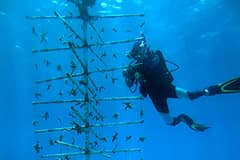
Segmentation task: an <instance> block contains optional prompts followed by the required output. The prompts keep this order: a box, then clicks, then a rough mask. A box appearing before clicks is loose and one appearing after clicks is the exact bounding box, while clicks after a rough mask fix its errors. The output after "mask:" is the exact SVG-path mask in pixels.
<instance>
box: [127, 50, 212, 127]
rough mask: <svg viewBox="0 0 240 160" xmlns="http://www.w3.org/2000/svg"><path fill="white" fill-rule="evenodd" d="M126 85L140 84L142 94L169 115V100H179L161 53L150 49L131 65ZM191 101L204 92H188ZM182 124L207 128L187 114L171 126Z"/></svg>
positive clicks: (175, 120) (174, 119)
mask: <svg viewBox="0 0 240 160" xmlns="http://www.w3.org/2000/svg"><path fill="white" fill-rule="evenodd" d="M124 76H125V80H126V84H127V85H128V87H131V86H132V85H133V84H134V82H136V81H137V82H138V83H139V84H140V87H139V88H140V93H141V94H142V95H143V96H144V97H146V96H147V95H149V97H150V98H151V100H152V102H153V104H154V106H155V107H156V109H157V110H158V111H159V112H160V113H169V108H168V104H167V99H168V98H177V95H176V86H175V85H173V84H172V82H173V80H174V79H173V76H172V75H171V72H169V70H168V68H167V65H166V62H165V60H164V57H163V54H162V52H161V51H159V50H157V51H156V52H153V51H150V50H149V49H148V51H147V53H145V54H144V57H142V58H136V61H135V63H134V64H132V63H131V64H130V65H129V67H128V69H127V71H126V72H124ZM187 93H188V96H189V98H190V99H196V98H198V97H200V96H202V95H204V91H196V92H187ZM180 122H184V123H186V124H187V125H188V126H189V127H190V128H191V129H194V130H198V131H204V130H205V129H207V128H209V127H207V126H204V125H201V124H197V123H194V121H193V120H192V119H191V118H190V117H189V116H188V115H186V114H180V115H178V116H177V117H173V121H172V122H171V123H168V124H169V125H173V126H175V125H177V124H179V123H180Z"/></svg>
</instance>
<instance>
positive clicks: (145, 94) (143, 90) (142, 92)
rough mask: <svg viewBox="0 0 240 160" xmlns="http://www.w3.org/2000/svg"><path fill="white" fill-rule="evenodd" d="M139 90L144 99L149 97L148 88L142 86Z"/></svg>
mask: <svg viewBox="0 0 240 160" xmlns="http://www.w3.org/2000/svg"><path fill="white" fill-rule="evenodd" d="M139 90H140V93H141V94H142V96H143V97H147V94H148V92H147V89H146V87H144V86H143V85H141V86H140V87H139Z"/></svg>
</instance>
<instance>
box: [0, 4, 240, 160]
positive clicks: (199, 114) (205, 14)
mask: <svg viewBox="0 0 240 160" xmlns="http://www.w3.org/2000/svg"><path fill="white" fill-rule="evenodd" d="M62 2H63V3H62ZM103 2H104V3H103ZM106 4H107V5H108V6H107V7H106ZM110 4H111V5H110ZM64 5H65V1H30V0H27V1H24V2H22V1H21V2H20V1H16V0H9V1H3V0H2V1H0V54H1V56H0V73H1V78H0V84H1V91H0V95H1V96H0V107H1V112H0V124H1V125H0V127H1V132H0V137H1V148H0V159H2V160H15V159H26V160H28V159H29V160H32V159H39V155H41V154H42V153H59V152H61V151H62V152H63V151H70V150H66V149H64V147H62V148H61V147H56V149H55V148H53V147H51V146H50V147H47V144H48V137H47V136H46V135H42V137H41V136H40V135H34V134H33V130H34V129H36V128H34V126H32V120H35V119H40V120H39V121H40V124H41V125H42V126H41V125H40V126H38V129H41V128H45V127H59V125H60V124H59V122H57V121H56V118H57V116H56V115H58V116H62V117H63V118H65V117H64V116H66V114H67V113H68V112H67V107H68V106H69V105H68V106H55V105H54V106H52V108H51V107H50V106H46V105H45V106H37V107H36V106H32V104H31V102H32V100H36V99H35V97H34V93H35V92H41V93H42V94H43V95H44V96H45V97H44V98H43V100H52V99H61V97H59V96H58V95H57V93H58V92H59V89H58V88H60V87H61V85H62V84H61V83H56V84H55V86H53V87H55V88H53V90H52V92H49V93H47V92H46V90H45V89H46V88H45V87H46V84H45V86H44V85H43V86H41V85H40V86H39V85H36V84H34V81H35V80H37V79H41V78H43V77H45V78H46V77H51V76H55V75H59V72H57V71H56V65H57V64H58V63H61V64H63V71H64V72H65V71H66V72H68V71H69V66H68V65H67V63H66V62H65V60H66V61H67V60H68V62H69V60H70V59H71V58H73V56H72V55H67V54H66V53H59V55H58V54H55V53H53V54H46V55H44V54H43V55H41V54H38V55H37V54H36V55H33V54H32V53H31V50H32V49H40V48H44V47H53V46H56V39H57V38H56V37H57V36H59V34H60V33H62V32H64V33H65V32H66V33H69V32H67V31H64V27H63V25H62V23H61V22H60V21H50V22H47V21H29V20H26V19H25V16H29V15H53V11H55V10H57V11H58V12H59V13H61V14H65V13H68V12H67V11H66V10H69V9H73V6H71V5H69V6H64ZM97 5H98V6H97V7H96V8H92V9H91V11H92V12H94V13H97V12H98V11H102V12H106V13H112V14H114V13H139V12H144V13H145V17H144V18H136V19H134V18H129V19H128V18H123V19H118V20H117V19H114V20H103V21H100V20H99V21H97V22H96V24H95V25H96V26H97V27H99V28H101V27H104V28H105V30H106V32H105V33H104V34H103V37H104V39H105V40H116V39H126V38H132V37H138V36H139V32H140V31H141V30H142V31H144V33H145V35H146V37H147V41H148V44H150V45H151V47H152V48H153V49H161V50H162V51H163V52H164V55H165V57H166V58H167V59H169V60H172V61H174V62H176V63H177V64H179V65H180V66H181V69H180V70H178V71H176V72H174V73H173V75H174V77H175V81H174V84H176V85H177V86H180V87H183V88H186V89H189V90H197V89H202V88H204V87H206V86H208V85H211V84H215V83H219V82H222V81H225V80H228V79H230V78H232V77H237V76H239V74H240V70H239V59H240V54H239V51H240V45H239V44H240V39H239V36H240V21H239V16H240V11H239V10H240V7H239V2H238V1H234V0H213V1H209V0H200V1H197V0H183V1H179V0H171V1H158V2H156V1H153V0H148V1H145V2H144V1H141V0H134V1H131V2H126V1H124V0H123V1H119V0H118V1H110V0H109V1H107V0H106V1H97ZM104 7H105V8H104ZM72 11H73V14H74V13H76V10H74V9H73V10H72ZM144 21H145V25H144V27H143V28H142V29H141V28H139V25H140V24H141V23H142V22H144ZM73 23H74V22H73ZM74 25H76V27H79V26H77V24H76V23H75V24H74ZM32 26H34V27H35V28H36V30H37V31H39V32H40V31H47V32H48V42H47V43H44V44H41V43H39V39H38V38H36V36H34V35H33V34H32V33H31V32H32ZM112 28H116V29H117V30H118V32H117V33H114V32H112ZM127 29H131V30H132V31H131V32H126V30H127ZM91 33H92V32H90V34H91ZM54 38H55V39H54ZM52 39H54V40H52ZM58 44H59V43H58ZM130 47H131V44H124V45H116V46H110V47H106V48H104V49H105V50H106V51H107V52H109V55H111V54H112V53H117V54H118V57H119V59H118V60H113V58H112V56H107V57H106V58H105V61H106V62H108V65H109V66H116V65H117V66H119V65H123V64H128V62H129V61H127V59H126V58H125V57H124V56H125V52H126V51H128V50H129V49H130ZM46 58H47V59H49V61H50V62H51V65H50V66H49V67H48V68H47V67H46V66H44V60H45V59H46ZM109 62H111V63H109ZM34 64H38V65H39V70H36V69H35V67H34ZM96 65H98V64H96ZM94 66H95V64H94V65H93V64H91V66H90V67H93V68H94ZM109 76H115V77H117V78H118V79H119V80H118V81H117V82H116V84H114V85H113V84H111V82H110V81H109V80H108V81H106V82H105V81H103V76H102V77H101V75H99V76H96V77H95V78H96V79H97V80H98V81H97V83H98V84H104V85H106V88H107V91H105V92H104V93H103V94H102V95H101V97H112V96H127V95H128V96H130V95H131V93H130V92H129V90H128V89H127V88H126V87H125V86H124V81H123V78H122V77H121V72H114V73H113V74H109ZM53 84H54V83H53ZM63 92H64V93H67V91H65V90H63ZM45 93H46V94H45ZM135 95H138V94H135ZM238 103H239V94H235V95H219V96H215V97H203V98H201V99H198V100H195V101H189V100H184V99H182V100H176V99H171V100H169V106H170V110H171V114H172V115H174V116H176V115H178V114H180V113H186V114H189V115H191V116H192V117H193V118H194V120H196V121H197V122H200V123H203V124H206V125H209V126H211V128H210V129H209V130H207V131H206V132H203V133H199V132H194V131H192V130H190V129H189V128H187V127H186V126H185V125H184V124H181V125H178V126H176V127H170V126H167V125H165V124H164V122H163V120H162V119H161V117H160V115H159V113H158V112H157V111H156V110H155V108H154V106H153V105H152V104H151V102H150V100H149V99H148V98H147V99H145V100H144V101H141V102H135V105H136V106H135V107H134V110H133V111H125V110H124V109H122V108H123V107H122V108H121V106H122V104H121V102H119V103H112V104H111V103H109V102H108V103H105V102H104V103H101V105H100V108H99V110H100V111H101V112H103V113H104V114H105V115H106V120H105V122H111V121H113V118H112V117H111V114H112V113H114V112H119V113H120V119H119V120H123V121H128V120H129V121H130V120H135V119H137V118H138V111H139V109H140V108H143V109H144V113H145V115H144V120H145V123H144V125H142V126H136V127H133V128H132V129H131V128H130V127H129V126H127V127H121V128H120V127H119V128H118V127H116V128H110V129H109V128H106V129H104V128H102V129H100V130H97V131H98V132H101V135H106V136H108V137H110V138H111V136H112V135H113V134H114V131H119V139H118V140H117V141H116V142H114V143H113V144H114V145H118V146H122V147H124V146H131V147H141V148H142V149H143V151H142V152H141V153H127V154H125V153H118V154H116V155H113V157H114V156H115V159H125V160H130V159H140V158H144V159H145V160H151V159H167V160H175V159H180V160H181V159H184V160H193V159H194V160H203V159H205V160H210V159H218V160H226V159H239V158H240V156H239V153H238V152H239V150H238V148H239V144H240V138H239V135H240V126H239V125H238V123H239V122H240V116H239V115H238V114H239V112H240V109H239V104H238ZM112 105H114V106H112ZM46 110H47V111H49V113H51V114H50V119H49V120H48V121H44V120H42V119H41V118H39V117H40V115H42V113H44V111H46ZM51 115H53V116H52V117H53V118H52V117H51ZM64 120H65V121H64ZM63 123H64V126H69V125H70V123H69V119H63ZM61 134H66V135H67V134H68V133H65V132H63V133H61ZM128 134H131V135H132V136H133V139H132V141H131V142H129V143H126V142H125V139H124V137H125V135H128ZM138 136H144V137H146V140H145V142H144V143H141V142H138V141H137V138H138ZM50 137H53V138H55V135H51V136H50ZM37 140H41V141H42V145H43V146H44V149H43V150H42V153H40V154H35V150H34V148H33V145H34V144H35V143H36V141H37ZM109 141H111V140H110V139H109ZM79 143H80V142H79ZM111 145H112V143H111V142H109V143H108V144H103V146H104V147H111ZM114 145H112V147H114ZM45 146H46V147H45ZM48 151H49V152H48ZM50 151H51V152H50ZM93 159H106V158H104V157H102V156H99V157H94V158H93Z"/></svg>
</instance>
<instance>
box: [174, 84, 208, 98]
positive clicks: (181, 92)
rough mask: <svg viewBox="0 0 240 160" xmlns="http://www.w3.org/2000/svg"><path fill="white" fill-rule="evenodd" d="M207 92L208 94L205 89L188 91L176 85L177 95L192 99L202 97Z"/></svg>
mask: <svg viewBox="0 0 240 160" xmlns="http://www.w3.org/2000/svg"><path fill="white" fill-rule="evenodd" d="M205 94H206V92H205V91H204V90H203V91H195V92H190V91H187V90H185V89H182V88H179V87H176V95H177V97H178V98H188V99H190V100H194V99H196V98H199V97H201V96H203V95H205Z"/></svg>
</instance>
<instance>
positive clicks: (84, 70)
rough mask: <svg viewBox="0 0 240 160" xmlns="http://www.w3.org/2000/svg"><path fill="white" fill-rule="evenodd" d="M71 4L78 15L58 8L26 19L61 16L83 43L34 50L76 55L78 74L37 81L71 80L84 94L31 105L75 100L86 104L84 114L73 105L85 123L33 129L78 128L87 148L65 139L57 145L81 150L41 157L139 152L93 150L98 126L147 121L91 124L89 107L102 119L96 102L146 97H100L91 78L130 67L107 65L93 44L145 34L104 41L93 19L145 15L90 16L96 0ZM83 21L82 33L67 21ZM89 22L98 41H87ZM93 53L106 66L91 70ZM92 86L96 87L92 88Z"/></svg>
mask: <svg viewBox="0 0 240 160" xmlns="http://www.w3.org/2000/svg"><path fill="white" fill-rule="evenodd" d="M71 2H72V3H74V4H75V6H76V7H77V8H78V11H79V16H62V15H61V14H60V13H58V12H57V11H55V12H54V15H55V16H27V17H26V18H27V19H28V20H49V19H58V20H60V21H61V22H62V24H63V25H64V26H65V27H66V28H67V29H68V30H69V31H70V32H71V33H72V34H73V35H74V36H75V37H76V39H77V40H79V41H80V43H81V44H80V45H76V43H74V42H70V41H69V42H68V44H67V45H68V47H62V48H45V49H38V50H32V53H34V54H40V53H46V52H55V51H71V52H72V54H73V56H74V57H75V58H76V59H77V61H78V63H79V67H80V68H81V72H79V73H66V74H65V75H61V76H58V77H50V78H48V79H44V80H37V81H35V83H36V84H38V85H39V84H45V83H49V82H55V81H58V80H63V79H68V80H69V81H70V82H71V84H72V86H74V87H75V88H76V90H77V91H78V92H79V93H80V94H81V97H80V98H79V99H68V100H49V101H39V100H37V101H33V102H32V104H33V105H34V106H36V105H43V104H45V105H46V104H49V105H50V104H63V103H74V104H80V103H81V104H83V108H82V109H83V110H84V111H81V112H84V116H83V115H82V113H80V112H79V111H78V110H77V109H75V108H74V107H71V111H72V112H73V113H74V114H75V116H76V117H78V119H79V120H80V121H81V122H82V124H78V123H75V124H74V125H73V126H63V127H60V128H48V129H38V130H34V133H35V134H42V133H45V134H46V133H47V134H48V133H51V132H59V131H67V132H71V131H77V132H83V133H84V134H85V138H84V144H85V145H84V147H81V146H79V145H75V144H71V143H67V142H64V141H62V140H55V141H54V144H57V145H62V146H65V147H68V148H75V149H78V150H79V152H70V153H59V154H44V155H41V156H40V157H41V158H58V159H61V158H64V157H65V159H67V157H74V156H78V155H85V159H86V160H89V159H90V155H91V154H99V155H102V156H104V157H105V158H111V155H110V154H111V153H116V152H140V151H141V148H125V149H116V148H115V149H112V150H106V149H103V150H94V149H91V147H90V134H93V135H95V136H96V137H98V138H99V136H98V135H97V133H96V132H95V131H94V129H95V128H96V127H106V126H122V125H136V124H143V123H144V120H143V119H140V120H136V121H125V122H114V123H95V124H92V123H90V120H89V118H90V109H92V110H93V111H94V112H95V113H96V115H97V116H98V117H99V118H100V119H101V118H102V114H101V113H100V112H99V111H98V109H97V104H98V103H95V102H100V101H123V100H142V99H143V97H141V96H127V97H106V98H97V92H96V91H97V90H98V87H97V85H96V84H95V82H94V80H93V79H92V78H91V77H90V75H92V74H95V73H105V72H111V71H116V70H122V69H125V68H127V67H128V66H120V67H115V68H107V65H106V64H105V62H104V61H103V60H102V59H101V58H100V56H99V55H98V54H97V53H96V52H95V51H94V49H93V47H94V46H105V45H114V44H122V43H129V42H134V41H138V40H141V39H143V38H144V37H139V38H133V39H127V40H120V41H110V42H105V41H104V40H103V39H102V38H101V35H100V34H99V33H98V32H97V29H96V28H95V26H94V25H93V23H92V21H96V20H101V19H111V18H121V17H143V16H144V14H119V15H107V16H106V15H104V16H101V15H90V14H89V7H92V6H93V5H94V1H92V0H90V1H88V0H82V1H81V0H72V1H71ZM88 2H89V3H88ZM70 19H71V20H79V19H80V20H82V21H83V27H82V33H83V35H80V34H78V32H77V30H75V29H74V27H72V25H71V24H70V23H69V22H68V20H70ZM88 25H89V26H90V27H91V28H92V29H93V31H94V32H95V33H96V35H97V37H98V38H99V40H100V42H99V43H94V44H89V43H88V41H87V28H88ZM80 49H81V50H83V56H82V57H81V56H79V54H78V50H80ZM90 53H92V54H93V55H94V56H95V57H96V59H98V60H99V62H100V63H102V64H103V65H104V66H105V68H102V69H99V70H95V71H89V67H88V65H89V64H88V63H89V62H88V54H90ZM76 77H81V78H82V80H83V81H84V85H79V83H78V82H77V81H76V79H75V78H76ZM91 86H93V87H92V88H91ZM34 147H35V149H40V148H41V146H40V144H38V143H37V144H35V145H34Z"/></svg>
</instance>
